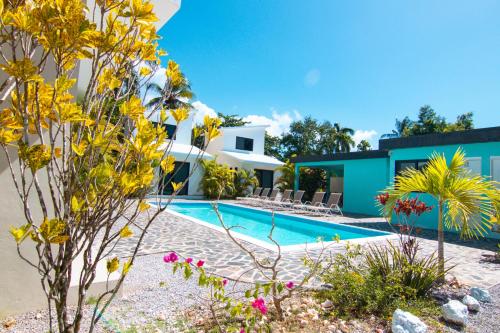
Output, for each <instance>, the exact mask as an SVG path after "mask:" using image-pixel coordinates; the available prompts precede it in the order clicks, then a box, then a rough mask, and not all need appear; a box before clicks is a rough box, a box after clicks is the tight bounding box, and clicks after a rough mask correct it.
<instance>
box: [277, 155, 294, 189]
mask: <svg viewBox="0 0 500 333" xmlns="http://www.w3.org/2000/svg"><path fill="white" fill-rule="evenodd" d="M276 171H278V172H279V173H280V176H279V177H278V179H276V182H275V183H274V185H276V187H278V188H279V189H280V190H281V191H284V190H291V189H293V185H294V181H295V165H294V164H293V163H290V161H288V160H287V161H286V162H285V164H283V165H282V166H279V167H278V168H276Z"/></svg>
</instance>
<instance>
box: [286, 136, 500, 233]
mask: <svg viewBox="0 0 500 333" xmlns="http://www.w3.org/2000/svg"><path fill="white" fill-rule="evenodd" d="M459 147H462V149H463V150H464V151H465V154H466V158H467V168H469V169H470V170H471V171H472V172H474V173H478V174H482V175H483V176H486V177H489V178H490V179H493V180H496V181H500V127H490V128H481V129H474V130H468V131H459V132H451V133H439V134H427V135H419V136H411V137H404V138H391V139H381V140H379V149H378V150H371V151H365V152H351V153H337V154H332V155H321V156H298V157H296V158H295V159H293V160H292V162H294V163H295V174H299V169H300V168H304V167H307V168H320V169H323V170H325V171H326V174H327V191H328V192H340V193H343V211H344V212H347V213H355V214H364V215H372V216H379V215H380V214H379V210H378V208H377V206H376V205H375V196H376V195H377V194H378V193H379V192H380V191H381V190H383V189H384V188H385V187H387V186H388V185H389V184H391V183H392V181H393V180H394V176H395V175H396V174H397V173H398V172H399V171H401V170H404V169H405V168H409V167H413V168H416V169H419V168H422V167H424V166H425V164H426V162H427V161H428V160H429V157H430V156H431V155H432V154H433V153H434V152H437V153H441V154H442V153H444V154H445V156H446V157H447V158H448V159H451V157H452V156H453V154H454V153H455V151H456V150H457V149H458V148H459ZM297 189H299V179H298V177H296V179H295V190H297ZM421 199H422V200H424V201H426V202H427V203H428V204H430V205H435V204H436V203H435V202H432V200H433V199H432V198H430V197H428V196H425V197H424V196H423V197H422V198H421ZM436 221H437V212H436V210H433V211H432V212H431V213H429V214H426V216H425V217H422V218H421V219H419V224H420V226H421V227H424V228H432V229H435V228H436V227H437V222H436ZM489 236H490V237H495V238H500V234H498V233H493V232H492V233H490V235H489Z"/></svg>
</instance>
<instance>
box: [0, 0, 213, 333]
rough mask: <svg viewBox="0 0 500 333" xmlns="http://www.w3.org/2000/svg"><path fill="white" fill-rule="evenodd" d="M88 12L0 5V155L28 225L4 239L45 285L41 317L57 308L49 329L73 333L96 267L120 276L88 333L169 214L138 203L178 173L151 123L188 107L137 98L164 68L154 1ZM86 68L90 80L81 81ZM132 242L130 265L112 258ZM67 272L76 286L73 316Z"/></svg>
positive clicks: (171, 73)
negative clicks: (154, 226)
mask: <svg viewBox="0 0 500 333" xmlns="http://www.w3.org/2000/svg"><path fill="white" fill-rule="evenodd" d="M85 3H86V2H85V1H82V0H37V1H32V0H0V48H1V56H0V57H1V58H0V69H1V72H0V80H1V81H0V103H1V109H0V110H1V113H0V123H1V127H0V146H1V147H2V148H3V151H4V153H5V158H6V159H7V161H8V164H9V167H10V173H11V176H12V179H13V184H14V186H15V188H16V190H17V193H18V195H19V199H20V201H21V203H22V206H23V208H24V216H25V221H24V223H23V224H22V225H20V226H19V225H17V226H13V227H12V228H11V233H12V235H13V237H14V239H15V241H16V243H17V247H18V253H19V255H20V256H21V257H22V259H24V260H25V261H26V262H27V263H28V264H29V265H31V266H32V267H33V268H34V269H36V270H37V271H38V273H39V274H40V276H41V281H42V287H43V290H44V292H45V294H46V297H47V301H48V304H49V311H50V310H51V309H53V310H54V311H55V313H54V314H55V316H54V317H55V318H56V321H55V322H54V323H53V322H52V319H50V323H49V325H50V331H51V332H52V331H55V330H58V331H59V332H78V331H80V324H81V320H82V315H83V314H82V307H83V304H85V301H86V297H87V291H88V289H89V288H90V286H91V284H92V282H93V281H94V279H95V275H96V267H97V266H98V265H99V264H100V263H103V264H104V265H105V266H106V268H107V270H108V273H109V275H111V274H117V275H119V278H118V280H117V282H116V283H114V284H108V287H107V290H106V291H105V292H104V293H103V294H102V295H100V296H99V297H98V298H97V305H96V307H95V311H94V313H93V316H92V321H91V326H90V331H92V330H93V329H94V327H95V324H96V323H97V322H98V321H99V319H100V318H101V316H102V312H103V311H104V310H105V309H106V308H107V306H108V305H109V303H110V302H111V301H112V299H113V296H114V295H115V294H116V292H117V290H118V289H119V288H120V286H121V284H122V282H123V279H124V278H125V276H126V274H127V272H128V271H129V269H130V267H131V266H132V265H133V263H134V259H135V255H136V254H137V251H138V248H139V246H140V244H141V242H142V240H143V238H144V235H145V233H146V231H147V230H148V228H149V226H150V225H151V223H152V222H153V221H154V220H155V218H156V217H157V215H158V214H159V213H160V212H161V211H162V210H163V209H165V207H166V206H165V205H160V206H158V207H156V206H154V207H153V206H150V205H149V204H148V203H147V202H146V200H145V198H146V195H147V194H148V193H149V192H150V189H151V188H155V186H156V182H157V181H158V177H157V175H158V173H159V172H157V170H158V169H159V168H161V169H163V170H162V173H163V174H168V173H170V172H173V170H174V162H175V159H174V158H173V156H172V155H170V154H169V150H168V149H163V148H162V147H165V145H164V143H165V140H167V139H168V137H167V134H166V132H165V131H164V130H163V128H162V126H161V125H155V123H163V122H165V121H166V120H167V118H168V117H171V118H172V119H173V120H174V122H175V123H177V124H179V123H180V122H182V121H185V120H186V119H187V118H188V117H189V112H190V108H189V106H183V107H181V108H172V109H168V108H165V106H164V105H163V104H161V103H160V104H158V105H157V106H156V107H154V108H146V107H145V106H144V104H143V100H142V99H141V98H140V96H139V93H140V91H141V89H142V87H146V86H147V84H148V83H149V82H150V79H151V76H152V74H153V70H152V69H154V67H155V66H158V65H159V64H160V61H159V56H160V55H161V52H160V51H158V50H157V40H158V38H159V37H158V35H157V33H156V29H155V26H154V22H155V21H156V20H157V18H156V16H155V14H154V12H153V6H152V4H151V3H150V2H149V1H147V0H96V1H95V3H93V5H92V8H87V7H86V4H85ZM82 71H86V72H87V73H85V74H87V75H84V76H87V77H88V79H86V80H84V79H78V73H79V72H82ZM166 75H167V78H166V79H167V80H169V81H175V80H177V79H178V78H179V77H181V76H182V73H181V72H180V69H179V67H178V65H174V63H171V64H170V65H169V70H168V71H167V74H166ZM81 77H83V76H81ZM77 79H78V81H77ZM76 86H78V89H77V87H76ZM77 92H78V94H79V96H78V99H77V98H76V96H75V95H76V93H77ZM153 117H154V119H153ZM158 119H159V120H160V121H158ZM151 120H155V123H153V122H152V121H151ZM197 134H198V135H204V136H205V139H206V140H205V142H207V143H208V142H209V141H210V140H211V139H213V138H214V137H216V136H217V135H218V134H219V132H218V129H217V120H216V119H212V118H209V117H206V118H205V122H204V126H203V127H202V129H201V130H198V131H197ZM169 146H171V145H167V147H169ZM182 186H183V184H175V186H174V190H175V191H176V192H178V191H179V190H180V189H181V188H182ZM174 194H175V192H174ZM33 202H35V203H36V204H33ZM139 216H141V217H144V218H141V219H140V223H141V227H140V228H136V227H134V226H135V225H136V221H138V220H139V219H138V218H139ZM124 217H126V218H124ZM134 233H136V235H134ZM132 235H134V236H135V237H134V238H132V240H133V244H132V249H133V255H132V257H131V258H130V259H129V260H128V261H126V262H120V260H119V259H118V258H109V257H108V256H109V253H110V250H111V249H113V248H114V247H115V246H116V245H117V243H119V242H120V241H123V239H125V238H130V237H131V236H132ZM129 241H130V239H129ZM23 242H24V243H26V242H30V244H31V247H32V248H34V251H35V252H36V254H37V256H36V259H35V260H32V259H31V258H30V257H28V256H25V255H23V249H24V247H23V248H21V247H20V244H21V243H23ZM76 258H81V259H82V260H79V261H81V262H82V264H81V265H79V266H77V265H75V264H74V262H75V259H76ZM75 271H76V273H77V274H76V275H75ZM72 273H73V274H72ZM72 275H73V276H78V277H79V287H78V288H77V306H76V309H75V312H74V314H73V315H71V316H69V314H68V291H69V288H70V279H71V276H72ZM49 317H50V318H51V316H49Z"/></svg>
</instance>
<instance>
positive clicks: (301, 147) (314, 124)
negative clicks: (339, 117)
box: [280, 117, 354, 158]
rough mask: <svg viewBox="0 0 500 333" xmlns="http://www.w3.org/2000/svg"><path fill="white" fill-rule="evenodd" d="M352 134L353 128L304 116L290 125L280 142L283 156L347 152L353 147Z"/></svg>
mask: <svg viewBox="0 0 500 333" xmlns="http://www.w3.org/2000/svg"><path fill="white" fill-rule="evenodd" d="M353 134H354V130H353V129H351V128H347V127H342V126H341V125H340V124H339V123H334V124H333V125H332V124H331V123H330V122H328V121H325V122H323V123H320V122H319V121H318V120H316V119H313V118H311V117H306V118H305V119H304V120H299V121H294V122H293V123H292V124H291V125H290V130H289V132H288V133H287V134H285V135H283V138H282V139H281V143H280V144H281V147H282V148H283V149H284V151H283V157H284V158H290V157H292V156H293V155H317V154H333V153H338V152H349V151H350V150H351V148H353V147H354V140H353V139H352V135H353Z"/></svg>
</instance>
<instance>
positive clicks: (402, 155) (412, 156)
mask: <svg viewBox="0 0 500 333" xmlns="http://www.w3.org/2000/svg"><path fill="white" fill-rule="evenodd" d="M459 147H462V148H463V150H464V152H465V157H466V158H467V157H480V158H481V171H482V174H483V176H486V177H490V176H491V171H490V166H491V163H490V157H492V156H500V142H486V143H472V144H462V145H449V146H434V147H416V148H404V149H394V150H391V151H390V157H389V158H390V162H389V175H390V179H391V180H392V179H394V175H395V166H396V161H398V160H416V159H426V158H429V157H430V156H431V155H432V154H433V153H434V152H437V153H440V154H443V153H444V154H445V157H446V159H447V160H448V161H450V160H451V158H452V157H453V154H454V153H455V152H456V151H457V149H458V148H459ZM419 198H420V199H421V200H423V201H425V202H426V203H427V204H429V205H433V206H434V209H433V211H431V212H430V213H428V214H424V215H423V216H422V217H420V218H419V220H418V224H419V225H420V226H421V227H423V228H430V229H436V228H437V202H436V201H435V200H434V199H433V198H432V197H430V196H429V195H421V196H419ZM488 237H493V238H500V234H498V233H493V232H490V234H489V235H488Z"/></svg>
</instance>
